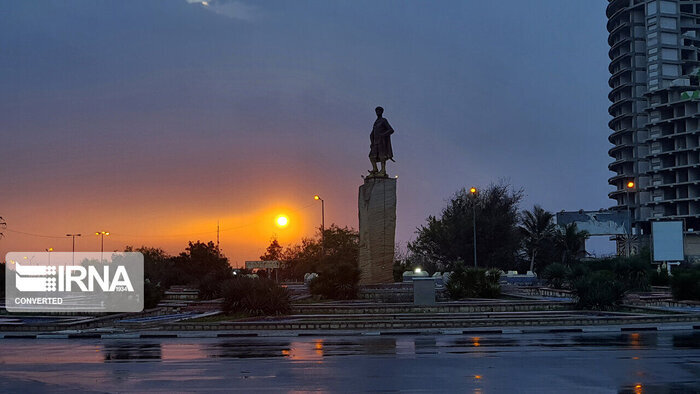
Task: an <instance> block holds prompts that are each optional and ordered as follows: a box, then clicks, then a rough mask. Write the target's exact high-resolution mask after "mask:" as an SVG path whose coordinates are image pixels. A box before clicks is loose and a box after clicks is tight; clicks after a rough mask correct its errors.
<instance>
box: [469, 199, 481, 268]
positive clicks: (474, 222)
mask: <svg viewBox="0 0 700 394" xmlns="http://www.w3.org/2000/svg"><path fill="white" fill-rule="evenodd" d="M478 192H479V191H478V190H476V188H475V187H472V188H471V189H469V193H471V195H472V198H473V200H472V209H473V212H472V224H473V225H474V227H473V229H472V232H473V233H474V268H477V265H476V194H477V193H478Z"/></svg>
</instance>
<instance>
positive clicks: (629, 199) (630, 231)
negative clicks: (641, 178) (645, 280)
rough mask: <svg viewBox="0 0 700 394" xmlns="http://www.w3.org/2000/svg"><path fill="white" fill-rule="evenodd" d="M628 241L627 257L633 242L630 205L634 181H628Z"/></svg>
mask: <svg viewBox="0 0 700 394" xmlns="http://www.w3.org/2000/svg"><path fill="white" fill-rule="evenodd" d="M626 186H627V242H626V244H627V245H626V248H625V249H626V253H627V257H629V256H630V254H631V252H632V251H631V243H632V210H631V208H630V205H632V191H634V187H635V186H636V185H635V184H634V181H629V182H627V185H626Z"/></svg>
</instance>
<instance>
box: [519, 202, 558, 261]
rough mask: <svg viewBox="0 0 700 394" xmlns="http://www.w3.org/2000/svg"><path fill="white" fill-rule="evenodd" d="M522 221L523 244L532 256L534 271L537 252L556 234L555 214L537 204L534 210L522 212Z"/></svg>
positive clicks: (529, 255)
mask: <svg viewBox="0 0 700 394" xmlns="http://www.w3.org/2000/svg"><path fill="white" fill-rule="evenodd" d="M520 223H521V225H520V226H519V228H520V233H521V234H522V236H523V246H524V248H525V251H526V252H527V255H528V257H529V258H530V271H533V270H534V268H535V258H536V257H537V254H538V253H539V251H540V250H542V249H543V248H544V247H545V243H546V242H547V241H548V240H551V239H552V237H553V235H554V232H555V231H554V229H555V228H554V215H553V214H552V213H551V212H547V211H545V210H544V209H542V207H541V206H539V205H535V206H534V207H533V208H532V211H523V212H522V214H521V217H520Z"/></svg>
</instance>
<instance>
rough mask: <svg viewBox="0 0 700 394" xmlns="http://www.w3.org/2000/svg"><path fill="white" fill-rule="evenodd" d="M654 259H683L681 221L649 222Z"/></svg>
mask: <svg viewBox="0 0 700 394" xmlns="http://www.w3.org/2000/svg"><path fill="white" fill-rule="evenodd" d="M651 237H652V246H653V251H654V261H683V260H684V259H685V252H684V250H683V222H681V221H671V222H651Z"/></svg>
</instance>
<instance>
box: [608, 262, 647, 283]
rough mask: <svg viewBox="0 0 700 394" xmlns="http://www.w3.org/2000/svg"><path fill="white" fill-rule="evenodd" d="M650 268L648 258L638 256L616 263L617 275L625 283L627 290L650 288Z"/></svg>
mask: <svg viewBox="0 0 700 394" xmlns="http://www.w3.org/2000/svg"><path fill="white" fill-rule="evenodd" d="M648 268H649V261H648V260H647V261H644V260H640V259H636V258H629V259H621V260H619V261H617V262H616V263H615V265H614V270H615V276H616V278H617V280H619V281H620V282H622V283H623V284H624V285H625V289H626V290H640V291H644V290H649V277H648V275H647V270H648Z"/></svg>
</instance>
